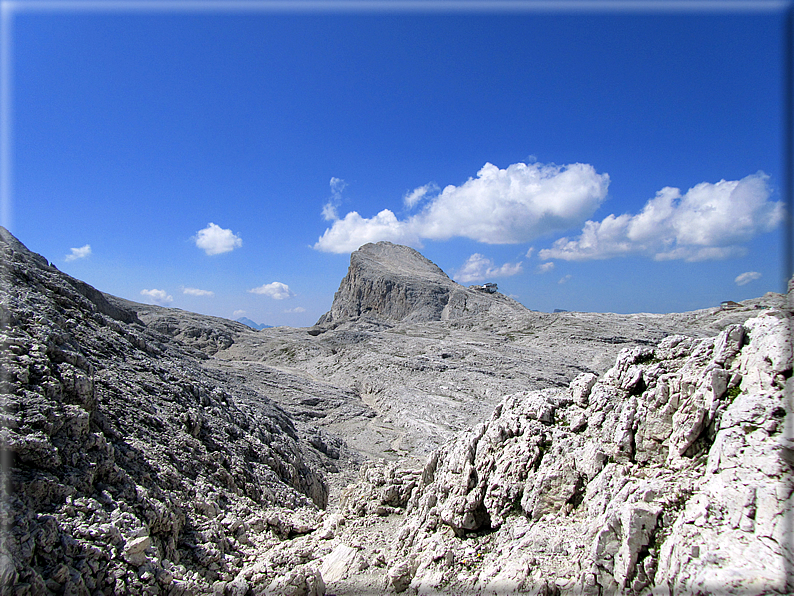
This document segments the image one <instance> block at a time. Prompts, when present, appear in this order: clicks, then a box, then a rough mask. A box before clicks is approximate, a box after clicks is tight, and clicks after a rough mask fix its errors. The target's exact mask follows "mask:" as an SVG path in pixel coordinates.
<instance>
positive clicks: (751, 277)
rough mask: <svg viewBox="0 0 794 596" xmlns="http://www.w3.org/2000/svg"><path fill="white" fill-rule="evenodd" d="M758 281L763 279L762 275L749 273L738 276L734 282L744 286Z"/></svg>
mask: <svg viewBox="0 0 794 596" xmlns="http://www.w3.org/2000/svg"><path fill="white" fill-rule="evenodd" d="M756 279H761V274H760V273H758V271H747V272H746V273H742V274H741V275H737V276H736V279H734V280H733V281H735V282H736V285H737V286H743V285H746V284H749V283H750V282H751V281H755V280H756Z"/></svg>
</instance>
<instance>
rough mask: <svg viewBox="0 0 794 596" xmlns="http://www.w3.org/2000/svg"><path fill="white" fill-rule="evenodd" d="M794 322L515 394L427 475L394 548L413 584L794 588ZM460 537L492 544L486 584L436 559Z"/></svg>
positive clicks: (737, 332)
mask: <svg viewBox="0 0 794 596" xmlns="http://www.w3.org/2000/svg"><path fill="white" fill-rule="evenodd" d="M791 324H792V320H791V317H790V315H789V314H788V313H786V312H784V311H776V310H770V311H767V312H765V313H764V314H762V315H761V316H759V317H756V318H752V319H750V320H748V321H747V322H746V323H745V324H744V325H732V326H730V327H728V328H727V329H725V330H724V331H723V332H722V333H721V334H720V335H719V336H718V337H716V338H713V337H712V338H706V339H700V340H694V339H692V338H685V337H683V336H672V337H668V338H666V339H665V340H664V341H662V342H661V343H660V344H659V345H658V346H657V347H656V348H645V347H636V348H629V349H625V350H623V351H622V352H621V353H620V355H619V356H618V358H617V360H616V362H615V365H614V366H613V367H612V368H611V369H610V370H608V371H607V372H606V373H605V374H603V375H602V376H601V377H600V378H598V379H597V380H596V381H595V382H592V381H593V379H592V378H590V377H580V378H577V379H576V380H574V381H573V382H572V383H571V385H570V387H569V389H568V390H558V389H549V390H542V391H531V392H524V393H520V394H516V395H512V396H509V397H507V398H506V399H505V400H504V401H503V402H502V403H501V404H500V405H499V406H498V407H497V408H496V410H495V411H494V413H493V415H492V416H491V418H490V420H488V421H487V422H485V423H483V424H482V425H480V426H478V427H477V428H475V429H473V430H471V431H469V432H468V433H466V434H464V435H463V436H461V437H459V438H458V439H457V440H455V441H454V442H453V443H452V444H451V445H449V446H448V447H445V448H442V449H440V450H438V451H437V452H435V453H434V454H433V455H432V456H431V457H430V459H429V461H428V463H427V465H426V466H425V468H424V471H423V475H422V482H421V483H420V484H419V485H418V486H417V487H416V488H415V489H414V491H413V493H412V496H411V499H410V501H409V503H408V504H407V506H406V519H405V522H404V524H403V528H402V529H401V530H400V532H399V534H398V538H397V541H396V544H395V550H396V553H395V556H400V557H402V559H404V560H407V561H414V562H415V564H416V565H418V566H419V571H417V573H416V575H415V576H414V578H413V579H412V582H413V583H412V585H417V586H419V585H422V584H423V582H430V583H431V584H433V585H439V584H440V585H445V586H451V587H453V588H454V589H455V590H460V591H463V592H465V591H466V590H470V591H471V592H472V593H483V594H490V593H502V591H504V590H506V589H507V588H508V586H513V587H514V588H516V589H518V587H519V586H522V585H523V586H526V585H528V584H529V583H532V582H535V583H536V585H537V584H538V583H543V585H552V586H556V589H557V590H559V591H560V592H561V593H571V594H583V593H584V594H650V593H653V594H679V593H682V594H694V593H720V594H761V593H782V592H785V591H786V590H787V586H786V575H785V569H786V563H785V561H786V559H788V560H789V564H790V563H791V562H792V559H794V557H793V556H792V553H791V551H790V550H789V548H790V544H789V542H788V540H789V537H787V536H786V534H785V530H784V528H785V521H784V517H785V515H786V511H787V508H788V507H790V504H787V499H789V498H790V491H791V486H790V480H789V475H790V472H791V471H790V469H788V468H787V466H786V464H785V460H784V459H783V458H782V457H781V454H782V449H783V448H784V446H785V444H786V443H787V438H786V437H785V435H784V434H783V432H782V431H783V428H782V422H783V417H784V416H785V406H784V404H785V396H784V389H785V386H786V383H787V379H789V378H790V377H791V372H792V348H791V340H792V334H791ZM583 406H584V409H583ZM572 412H573V415H572ZM579 416H583V417H584V418H585V419H586V421H587V422H586V424H584V425H577V426H576V427H574V426H571V425H570V424H569V421H570V420H572V419H576V418H578V417H579ZM392 476H399V472H392ZM358 490H359V491H363V490H364V489H363V488H359V489H358ZM447 529H451V530H452V531H453V533H454V535H455V536H459V537H461V538H462V537H467V538H468V540H474V541H475V542H476V541H478V540H479V541H480V542H482V543H484V544H487V545H488V546H487V554H486V555H485V556H484V557H483V559H482V561H479V562H478V565H476V569H477V574H476V577H477V579H476V581H474V580H473V579H466V578H465V577H463V578H462V577H461V576H460V575H459V573H458V571H457V570H456V569H454V568H452V567H449V566H447V565H445V564H444V563H443V562H442V561H441V560H439V561H438V562H428V561H427V560H426V557H425V555H424V550H425V549H426V548H427V546H426V545H427V544H429V543H430V541H432V540H446V544H448V545H449V544H452V545H453V548H455V549H456V550H457V551H459V552H460V551H462V550H463V542H461V543H458V544H457V545H455V543H454V542H452V543H450V542H449V540H447V539H446V538H445V536H446V534H445V532H446V531H447ZM486 537H487V538H486ZM528 553H532V558H533V562H532V563H531V564H530V563H528V562H527V559H526V557H527V554H528ZM557 555H564V556H562V557H560V556H557ZM457 556H459V555H456V557H457ZM422 561H424V563H422ZM506 570H507V571H508V572H507V573H506ZM511 589H512V588H511ZM508 591H509V590H508Z"/></svg>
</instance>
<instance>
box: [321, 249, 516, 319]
mask: <svg viewBox="0 0 794 596" xmlns="http://www.w3.org/2000/svg"><path fill="white" fill-rule="evenodd" d="M491 309H494V310H502V311H507V310H513V311H516V312H519V311H521V312H526V308H525V307H524V306H522V305H521V304H519V303H518V302H516V301H515V300H512V299H510V298H507V297H506V296H503V295H501V294H487V293H484V292H479V291H477V290H471V289H468V288H465V287H463V286H461V285H460V284H457V283H455V282H454V281H452V280H451V279H450V278H449V277H448V276H447V274H446V273H444V272H443V271H442V270H441V269H440V268H439V267H438V266H437V265H435V264H434V263H433V262H432V261H430V260H428V259H426V258H425V257H423V256H422V255H421V254H419V253H418V252H417V251H415V250H414V249H412V248H409V247H407V246H401V245H399V244H392V243H391V242H378V243H376V244H365V245H364V246H362V247H361V248H359V249H358V250H357V251H355V252H353V253H352V254H351V255H350V267H349V269H348V271H347V276H345V278H344V279H343V280H342V283H341V284H340V285H339V290H338V291H337V292H336V294H335V295H334V302H333V304H332V305H331V310H330V311H328V312H327V313H326V314H324V315H323V316H322V317H320V320H319V321H317V325H318V326H323V325H330V324H333V323H339V322H342V321H347V320H351V319H357V318H359V317H369V318H375V319H380V320H383V321H391V322H397V321H413V322H425V321H441V320H450V319H456V318H460V317H463V316H469V315H475V314H478V313H482V312H486V311H489V310H491Z"/></svg>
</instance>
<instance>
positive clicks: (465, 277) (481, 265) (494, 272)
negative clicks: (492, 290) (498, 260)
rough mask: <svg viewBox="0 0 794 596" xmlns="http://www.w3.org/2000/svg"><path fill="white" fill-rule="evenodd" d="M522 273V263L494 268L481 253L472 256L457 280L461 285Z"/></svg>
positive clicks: (460, 271)
mask: <svg viewBox="0 0 794 596" xmlns="http://www.w3.org/2000/svg"><path fill="white" fill-rule="evenodd" d="M517 273H521V263H520V262H519V263H505V264H504V265H502V266H501V267H494V262H493V261H492V260H491V259H489V258H486V257H484V256H483V255H481V254H479V253H474V254H473V255H471V256H470V257H469V258H468V259H467V260H466V262H465V263H464V264H463V267H461V268H460V269H459V270H458V272H457V273H456V274H455V279H456V280H457V281H459V282H461V283H467V282H470V281H479V280H484V279H486V278H490V277H509V276H511V275H515V274H517Z"/></svg>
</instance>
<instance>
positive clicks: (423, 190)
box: [403, 182, 440, 209]
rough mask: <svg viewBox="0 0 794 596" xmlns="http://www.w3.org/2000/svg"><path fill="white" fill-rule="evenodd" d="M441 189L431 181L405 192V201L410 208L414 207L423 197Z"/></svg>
mask: <svg viewBox="0 0 794 596" xmlns="http://www.w3.org/2000/svg"><path fill="white" fill-rule="evenodd" d="M439 190H440V189H439V188H438V186H437V185H436V184H434V183H433V182H430V183H428V184H425V185H424V186H420V187H419V188H415V189H413V190H412V191H411V192H408V193H405V196H404V197H403V203H405V206H406V207H408V209H413V208H414V207H415V206H416V205H417V204H418V203H419V202H420V201H421V200H422V199H424V198H426V197H428V196H429V195H430V194H431V193H435V192H438V191H439Z"/></svg>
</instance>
